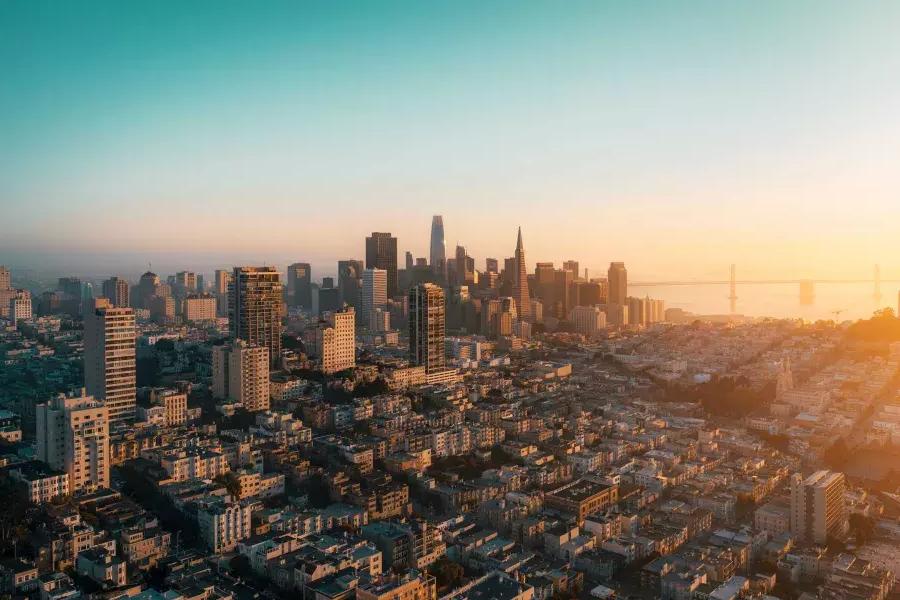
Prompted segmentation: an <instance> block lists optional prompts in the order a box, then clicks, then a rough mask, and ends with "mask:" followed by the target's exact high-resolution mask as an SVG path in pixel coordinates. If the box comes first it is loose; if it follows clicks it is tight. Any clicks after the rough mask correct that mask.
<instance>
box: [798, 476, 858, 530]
mask: <svg viewBox="0 0 900 600" xmlns="http://www.w3.org/2000/svg"><path fill="white" fill-rule="evenodd" d="M844 487H845V486H844V474H843V473H837V472H834V471H826V470H822V471H816V472H815V473H813V474H812V475H810V476H809V477H807V478H806V479H804V478H803V476H802V475H800V474H799V473H795V474H794V475H793V476H791V533H793V534H794V536H796V537H797V538H799V539H801V540H804V541H806V542H809V543H816V544H821V543H824V542H826V541H827V540H828V538H829V537H832V536H837V537H840V536H842V535H843V534H844V533H845V532H846V529H847V510H846V506H845V503H844Z"/></svg>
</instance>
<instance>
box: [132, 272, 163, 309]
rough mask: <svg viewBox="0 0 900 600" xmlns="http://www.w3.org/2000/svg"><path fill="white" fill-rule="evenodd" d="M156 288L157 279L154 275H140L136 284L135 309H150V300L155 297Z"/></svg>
mask: <svg viewBox="0 0 900 600" xmlns="http://www.w3.org/2000/svg"><path fill="white" fill-rule="evenodd" d="M157 286H159V277H158V276H157V275H156V273H151V272H150V271H147V272H146V273H144V274H143V275H141V278H140V280H139V281H138V284H137V294H136V295H137V298H136V300H137V302H136V305H137V308H146V309H149V308H150V299H151V298H152V297H153V296H155V295H156V288H157Z"/></svg>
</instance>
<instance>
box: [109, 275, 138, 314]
mask: <svg viewBox="0 0 900 600" xmlns="http://www.w3.org/2000/svg"><path fill="white" fill-rule="evenodd" d="M130 291H131V286H130V285H129V284H128V282H127V281H125V280H124V279H122V278H121V277H110V278H109V279H107V280H106V281H104V282H103V297H104V298H108V299H109V302H110V304H112V305H113V306H116V307H118V308H128V307H129V306H131V302H130V299H129V296H130Z"/></svg>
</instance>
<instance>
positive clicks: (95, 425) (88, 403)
mask: <svg viewBox="0 0 900 600" xmlns="http://www.w3.org/2000/svg"><path fill="white" fill-rule="evenodd" d="M35 419H36V424H37V426H36V434H37V457H38V459H39V460H42V461H44V462H45V463H47V464H48V465H50V466H51V467H53V468H54V469H58V470H60V471H64V472H65V473H66V474H67V475H68V477H69V491H70V492H73V493H74V492H92V491H95V490H97V489H100V488H108V487H109V460H110V456H109V411H108V408H107V406H106V405H105V404H104V403H103V402H100V401H98V400H96V399H94V398H92V397H91V396H89V395H87V394H85V391H84V390H81V393H80V394H79V395H77V396H76V395H70V396H66V395H60V396H57V397H56V398H53V399H52V400H51V401H50V402H47V403H43V404H38V405H37V407H36V409H35Z"/></svg>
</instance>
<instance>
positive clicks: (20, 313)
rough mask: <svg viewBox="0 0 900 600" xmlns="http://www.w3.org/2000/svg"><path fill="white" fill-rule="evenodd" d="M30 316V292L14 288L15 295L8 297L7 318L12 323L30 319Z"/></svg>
mask: <svg viewBox="0 0 900 600" xmlns="http://www.w3.org/2000/svg"><path fill="white" fill-rule="evenodd" d="M31 316H32V312H31V292H29V291H28V290H16V292H15V295H14V296H12V297H11V298H10V299H9V320H10V321H12V322H13V323H18V322H19V321H30V320H31Z"/></svg>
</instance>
